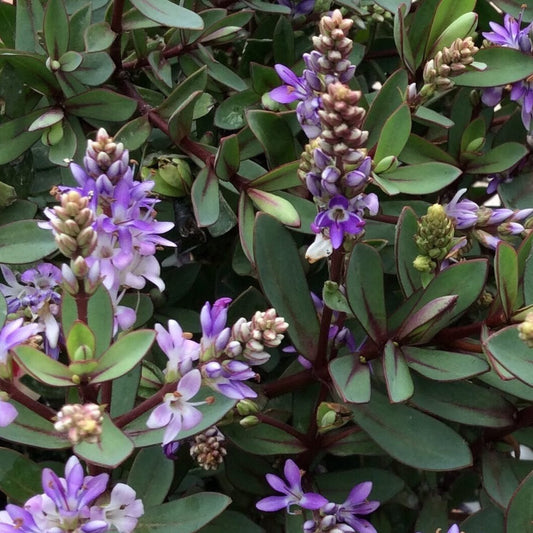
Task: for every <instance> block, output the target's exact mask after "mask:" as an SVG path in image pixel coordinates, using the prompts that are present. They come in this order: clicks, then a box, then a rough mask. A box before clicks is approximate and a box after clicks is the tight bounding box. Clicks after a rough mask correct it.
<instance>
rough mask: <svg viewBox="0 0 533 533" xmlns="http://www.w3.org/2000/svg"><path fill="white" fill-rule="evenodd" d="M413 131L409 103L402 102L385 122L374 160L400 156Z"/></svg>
mask: <svg viewBox="0 0 533 533" xmlns="http://www.w3.org/2000/svg"><path fill="white" fill-rule="evenodd" d="M410 133H411V111H410V110H409V106H408V105H407V104H405V103H404V104H402V105H400V107H398V109H396V110H395V111H393V112H392V114H391V115H390V116H389V118H388V119H387V120H386V121H385V123H384V124H383V128H382V129H381V133H380V135H379V140H378V144H377V147H376V153H375V155H374V156H373V159H374V161H376V162H378V163H379V161H381V160H382V159H383V158H385V157H388V156H391V155H392V156H398V155H400V152H401V151H402V150H403V147H404V146H405V144H406V143H407V139H408V138H409V134H410Z"/></svg>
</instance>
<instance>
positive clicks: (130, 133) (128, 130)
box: [114, 115, 152, 151]
mask: <svg viewBox="0 0 533 533" xmlns="http://www.w3.org/2000/svg"><path fill="white" fill-rule="evenodd" d="M150 133H152V126H151V124H150V121H149V120H148V117H147V116H146V115H143V116H142V117H138V118H135V119H133V120H131V121H130V122H126V124H124V125H123V126H122V127H121V128H120V129H119V130H118V131H117V133H116V134H115V135H114V140H115V142H116V143H119V142H121V143H123V144H124V146H127V147H128V150H130V151H133V150H137V148H140V147H141V146H142V145H143V144H144V143H145V142H146V141H147V140H148V137H150Z"/></svg>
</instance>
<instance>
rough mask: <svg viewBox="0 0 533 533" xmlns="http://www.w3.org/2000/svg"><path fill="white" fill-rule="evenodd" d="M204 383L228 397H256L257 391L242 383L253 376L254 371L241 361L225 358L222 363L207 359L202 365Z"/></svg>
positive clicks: (239, 398) (254, 375) (254, 374)
mask: <svg viewBox="0 0 533 533" xmlns="http://www.w3.org/2000/svg"><path fill="white" fill-rule="evenodd" d="M202 374H203V376H204V377H205V381H206V384H207V385H209V386H210V387H211V388H213V389H215V390H217V391H218V392H220V393H221V394H223V395H224V396H227V397H228V398H233V399H235V400H243V399H244V398H257V393H256V392H255V391H254V390H253V389H251V388H250V387H248V385H245V384H244V383H242V381H245V380H247V379H251V378H255V377H256V373H255V372H254V371H253V370H252V369H251V368H250V366H249V365H248V364H247V363H244V362H243V361H236V360H234V359H233V360H231V359H230V360H227V361H224V362H223V363H219V362H218V361H209V362H208V363H207V364H205V365H204V366H203V367H202Z"/></svg>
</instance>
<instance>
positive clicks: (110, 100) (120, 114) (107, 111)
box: [64, 88, 137, 122]
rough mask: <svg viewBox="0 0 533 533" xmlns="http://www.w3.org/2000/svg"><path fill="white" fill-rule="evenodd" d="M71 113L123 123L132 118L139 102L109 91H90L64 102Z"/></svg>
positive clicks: (99, 89)
mask: <svg viewBox="0 0 533 533" xmlns="http://www.w3.org/2000/svg"><path fill="white" fill-rule="evenodd" d="M64 105H65V108H66V110H67V111H68V112H69V113H72V114H73V115H76V116H78V117H83V118H94V119H97V120H110V121H112V122H122V121H124V120H128V118H130V117H131V115H132V114H133V112H134V111H135V109H136V108H137V102H136V101H135V100H133V99H132V98H128V97H127V96H124V95H122V94H118V93H116V92H113V91H110V90H109V89H101V88H98V89H90V90H89V91H86V92H84V93H81V94H77V95H75V96H71V97H70V98H67V99H66V100H65V102H64Z"/></svg>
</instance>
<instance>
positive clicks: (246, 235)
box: [238, 191, 255, 264]
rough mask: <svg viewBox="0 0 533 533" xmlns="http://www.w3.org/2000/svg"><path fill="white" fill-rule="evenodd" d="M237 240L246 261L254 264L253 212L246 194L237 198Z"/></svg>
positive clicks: (242, 193)
mask: <svg viewBox="0 0 533 533" xmlns="http://www.w3.org/2000/svg"><path fill="white" fill-rule="evenodd" d="M238 209H239V212H238V215H239V239H240V242H241V246H242V250H243V252H244V254H245V255H246V257H247V258H248V261H250V263H252V264H254V263H255V261H254V225H255V211H254V206H253V204H252V200H250V198H249V197H248V195H247V194H246V192H244V191H243V192H241V195H240V197H239V208H238Z"/></svg>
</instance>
